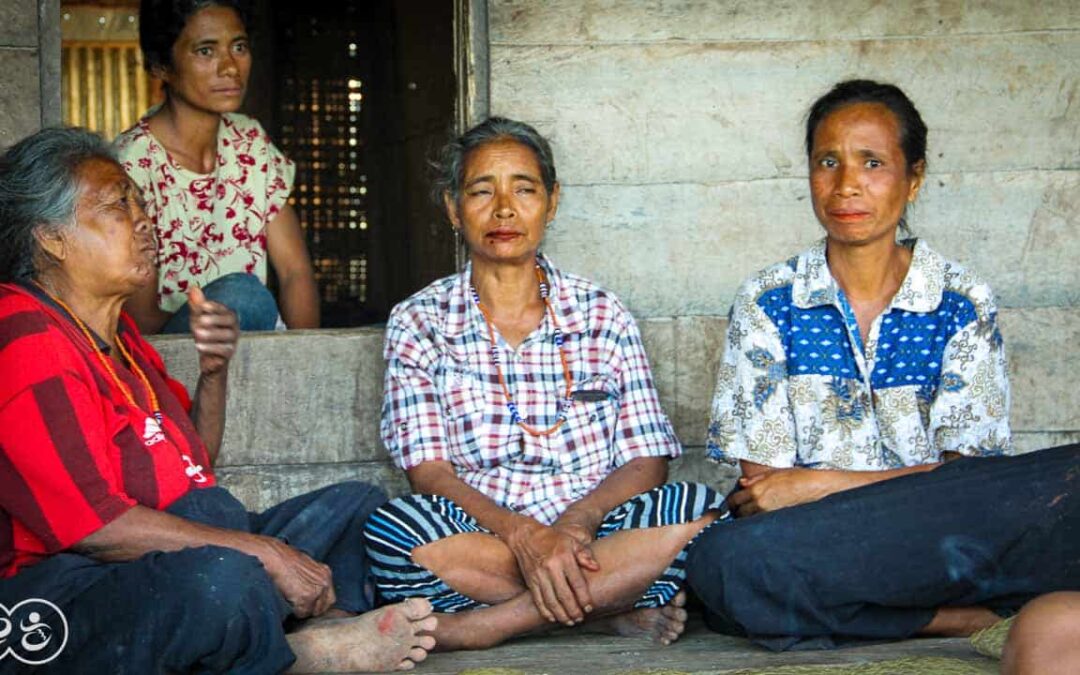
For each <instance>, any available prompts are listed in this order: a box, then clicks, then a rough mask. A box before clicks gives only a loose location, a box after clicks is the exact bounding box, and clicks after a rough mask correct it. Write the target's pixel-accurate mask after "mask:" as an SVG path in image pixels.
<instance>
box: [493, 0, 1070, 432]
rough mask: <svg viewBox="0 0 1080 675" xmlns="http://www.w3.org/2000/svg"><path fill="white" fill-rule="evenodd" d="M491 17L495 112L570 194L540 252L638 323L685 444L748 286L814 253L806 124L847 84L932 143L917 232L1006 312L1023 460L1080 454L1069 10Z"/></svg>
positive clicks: (577, 1)
mask: <svg viewBox="0 0 1080 675" xmlns="http://www.w3.org/2000/svg"><path fill="white" fill-rule="evenodd" d="M487 8H488V13H489V35H490V71H491V82H490V92H491V112H492V113H493V114H500V115H506V116H510V117H515V118H519V119H523V120H525V121H528V122H530V123H532V124H534V125H536V126H537V127H538V128H539V129H540V130H541V131H542V132H544V133H546V134H547V135H548V136H549V138H550V139H551V140H552V142H553V146H554V150H555V156H556V161H557V164H558V169H559V176H560V178H561V181H562V186H563V191H562V201H561V204H560V213H559V217H558V219H557V222H556V226H555V228H554V229H553V230H552V232H551V233H550V234H549V236H548V240H547V244H546V249H547V251H548V253H549V254H550V255H551V256H552V257H553V258H554V259H555V260H556V261H557V262H558V263H559V264H560V265H561V266H563V267H564V268H566V269H569V270H573V271H575V272H579V273H582V274H585V275H587V276H589V277H592V278H593V279H595V280H597V281H598V282H600V283H602V284H604V285H606V286H608V287H609V288H611V289H612V290H614V291H615V292H617V293H618V294H619V295H620V296H621V297H622V298H623V299H624V300H625V301H626V302H627V303H628V305H629V306H630V308H631V309H632V310H633V311H634V313H635V314H636V315H637V316H638V317H640V318H649V319H653V321H647V322H646V333H647V334H650V335H651V336H652V341H651V344H650V347H651V354H652V357H653V360H654V363H655V364H656V368H657V370H658V376H659V379H660V382H661V386H662V387H663V386H668V387H669V390H668V399H667V400H668V401H669V402H673V403H674V406H673V407H670V408H669V412H671V414H672V417H673V418H674V419H675V420H676V422H677V423H678V426H679V432H680V436H681V438H682V440H683V441H684V443H687V444H688V445H690V446H698V445H700V444H701V443H702V442H703V434H704V431H705V425H706V421H705V412H706V410H707V406H708V398H709V393H710V386H707V385H708V384H709V383H710V380H711V379H712V377H713V375H714V373H715V367H714V365H715V362H716V349H717V348H718V347H719V345H720V341H721V340H722V336H721V335H720V328H721V326H722V325H723V320H722V317H724V316H725V315H726V313H727V311H728V307H729V306H730V304H731V300H732V297H733V295H734V292H735V289H736V287H737V286H738V284H739V282H740V281H741V280H742V279H744V278H745V277H747V276H748V275H749V274H751V273H752V272H754V271H755V270H757V269H760V268H761V267H764V266H765V265H767V264H770V263H772V262H775V261H777V260H781V259H783V258H785V257H787V256H789V255H791V254H793V253H795V252H797V251H799V250H801V249H803V248H804V247H806V246H807V245H809V244H810V243H811V242H813V241H814V240H815V239H817V238H818V237H820V236H822V232H821V229H820V227H819V225H818V224H817V222H816V220H815V219H814V216H813V213H812V210H811V207H810V203H809V190H808V186H807V180H806V174H807V168H806V159H805V152H804V150H803V145H802V143H803V140H802V139H803V124H804V120H805V115H806V111H807V108H808V107H809V106H810V104H811V103H812V102H813V100H814V99H815V98H816V97H817V96H819V95H821V94H823V93H824V92H825V91H827V90H828V89H829V88H830V87H831V86H832V85H833V84H834V83H836V82H838V81H840V80H843V79H848V78H852V77H867V78H871V79H878V80H884V81H890V82H893V83H896V84H898V85H899V86H901V87H902V88H903V89H904V90H905V91H906V92H907V93H908V94H909V95H910V96H911V97H912V99H913V100H914V101H915V104H916V105H917V106H918V107H919V109H920V111H921V112H922V114H923V117H924V118H925V120H926V122H927V125H928V126H929V128H930V135H929V179H928V181H927V183H926V185H925V187H924V189H923V191H922V195H921V197H920V200H919V202H918V203H917V204H916V205H915V208H914V209H913V211H912V213H911V214H910V217H909V220H910V222H911V225H912V227H913V229H914V231H915V233H916V234H918V235H919V236H922V237H924V238H926V239H927V240H928V241H929V242H930V243H931V245H933V246H934V247H935V248H936V249H937V250H939V251H940V252H942V253H944V254H945V255H947V256H948V257H951V258H954V259H956V260H959V261H961V262H963V263H965V264H967V265H968V266H970V267H971V268H973V269H975V270H977V271H978V272H979V273H980V274H981V275H982V276H983V277H984V278H986V279H987V280H988V281H989V282H990V283H991V284H992V286H993V287H994V289H995V291H996V293H997V295H998V300H999V302H1000V304H1001V305H1002V306H1003V307H1004V308H1005V310H1004V311H1003V312H1002V323H1003V332H1004V333H1005V338H1006V343H1007V346H1008V349H1009V353H1010V360H1011V362H1012V373H1013V384H1014V388H1015V390H1016V391H1015V396H1014V406H1013V416H1012V420H1013V428H1014V429H1015V430H1017V432H1018V442H1019V444H1020V445H1021V446H1022V447H1025V448H1031V447H1038V446H1040V445H1045V444H1047V443H1051V442H1054V441H1063V440H1065V439H1074V440H1075V439H1080V415H1078V410H1080V394H1078V393H1077V389H1076V387H1074V386H1072V378H1073V375H1072V373H1071V369H1070V368H1069V367H1067V366H1066V364H1073V363H1076V362H1078V357H1080V347H1078V344H1080V343H1078V342H1077V340H1076V338H1077V337H1080V335H1078V333H1077V331H1078V330H1080V265H1077V264H1076V261H1077V260H1078V259H1080V3H1077V2H1076V1H1075V0H1045V1H1043V2H1038V3H1032V2H1028V1H1027V0H996V1H991V2H986V1H975V0H971V1H967V2H965V1H964V0H908V1H906V2H892V3H882V2H878V1H877V0H842V1H840V0H827V1H822V2H813V3H806V2H797V1H791V0H780V1H772V2H764V1H755V0H728V1H724V2H715V1H714V2H709V1H705V0H657V1H655V2H635V1H634V0H622V1H620V0H549V1H548V2H543V3H538V2H531V1H530V0H488V6H487ZM666 326H670V328H667V327H666ZM1051 345H1053V346H1052V347H1051ZM672 368H674V370H675V372H674V374H671V373H670V371H671V369H672ZM666 377H667V378H669V379H665V378H666ZM671 377H673V378H674V380H671V379H670V378H671ZM665 382H674V384H673V385H665V384H664V383H665ZM669 405H670V404H669Z"/></svg>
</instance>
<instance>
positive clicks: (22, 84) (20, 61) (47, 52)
mask: <svg viewBox="0 0 1080 675" xmlns="http://www.w3.org/2000/svg"><path fill="white" fill-rule="evenodd" d="M59 10H60V0H4V2H2V3H0V93H2V96H0V148H6V147H7V146H9V145H11V144H12V143H14V142H16V141H18V140H19V139H21V138H23V137H24V136H27V135H29V134H32V133H33V132H35V131H37V130H38V129H40V128H41V127H42V126H44V125H49V124H57V123H59V121H60V12H59Z"/></svg>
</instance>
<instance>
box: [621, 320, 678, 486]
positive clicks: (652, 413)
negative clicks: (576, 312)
mask: <svg viewBox="0 0 1080 675" xmlns="http://www.w3.org/2000/svg"><path fill="white" fill-rule="evenodd" d="M618 349H619V362H620V366H621V368H620V373H619V376H620V377H619V385H620V389H621V391H620V394H621V397H620V407H619V416H618V420H617V422H616V427H615V453H614V464H615V466H622V465H623V464H626V463H627V462H630V461H631V460H633V459H637V458H639V457H670V458H672V459H674V458H675V457H678V456H679V455H681V454H682V447H681V446H680V445H679V439H678V438H676V436H675V430H674V429H672V427H671V422H670V421H669V420H668V418H667V415H665V414H664V411H663V409H662V408H661V407H660V397H659V395H658V394H657V393H656V385H655V384H654V382H653V377H652V370H651V369H650V368H649V359H648V356H646V354H645V346H644V345H643V344H642V342H641V332H640V331H639V330H638V326H637V323H636V322H635V321H634V319H633V317H631V316H630V314H629V313H628V312H625V311H624V312H623V326H622V330H621V337H620V339H619V344H618Z"/></svg>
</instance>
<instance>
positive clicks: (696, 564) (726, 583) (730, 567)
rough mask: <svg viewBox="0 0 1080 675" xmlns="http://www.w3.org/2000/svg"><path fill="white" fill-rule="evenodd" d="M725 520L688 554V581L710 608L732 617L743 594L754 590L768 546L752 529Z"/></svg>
mask: <svg viewBox="0 0 1080 675" xmlns="http://www.w3.org/2000/svg"><path fill="white" fill-rule="evenodd" d="M735 525H736V523H732V522H728V521H724V522H719V523H716V524H714V525H713V526H712V527H710V528H708V529H707V530H705V531H704V532H702V533H701V535H700V536H699V537H698V538H697V539H696V540H695V541H694V543H693V545H692V546H691V547H690V550H689V552H688V557H687V582H688V583H689V584H690V587H691V588H693V589H694V591H695V592H696V593H697V594H698V595H699V596H700V597H701V598H702V600H704V601H705V603H706V604H707V605H708V606H709V608H710V609H712V610H713V611H716V612H722V613H725V614H727V615H729V616H730V614H731V612H732V611H733V610H734V609H737V608H738V607H739V606H741V604H742V603H741V602H740V601H739V600H738V598H739V596H740V595H741V594H743V593H747V592H753V591H752V589H753V588H754V587H755V586H757V583H756V581H755V579H756V578H757V577H758V576H759V575H760V573H761V572H760V569H759V568H760V566H761V565H766V564H767V553H768V545H767V542H766V541H764V540H763V538H762V537H760V536H757V534H756V533H755V532H753V531H752V528H745V527H736V526H735Z"/></svg>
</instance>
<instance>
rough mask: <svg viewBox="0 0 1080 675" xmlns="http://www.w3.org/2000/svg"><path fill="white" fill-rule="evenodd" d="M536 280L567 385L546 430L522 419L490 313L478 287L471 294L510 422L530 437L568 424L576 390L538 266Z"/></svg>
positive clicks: (472, 288)
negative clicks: (478, 312)
mask: <svg viewBox="0 0 1080 675" xmlns="http://www.w3.org/2000/svg"><path fill="white" fill-rule="evenodd" d="M536 278H537V280H539V282H540V299H541V300H543V302H544V306H545V307H546V308H547V313H548V316H550V317H551V325H552V327H553V331H552V333H553V335H552V341H553V342H554V343H555V346H556V347H557V348H558V350H559V360H560V361H562V369H563V381H565V382H566V393H565V394H564V396H563V400H562V401H560V402H559V405H558V408H559V416H558V419H556V420H555V424H553V425H551V426H550V427H548V428H547V429H537V428H536V427H533V426H530V425H528V424H526V423H525V420H524V419H523V418H522V416H521V413H520V411H519V410H518V407H517V403H515V402H514V395H513V394H512V393H510V387H509V386H507V384H506V377H505V376H504V375H503V371H502V365H501V360H500V359H499V347H498V343H497V342H496V340H495V327H494V326H493V325H492V323H491V317H490V316H488V313H487V310H486V309H484V305H483V304H481V303H480V294H479V293H477V292H476V287H475V286H473V285H472V283H470V284H469V292H470V293H471V294H472V298H473V302H474V303H476V308H477V309H479V310H480V314H481V315H483V317H484V323H485V324H487V329H488V341H489V343H490V345H491V358H492V360H493V361H494V362H495V373H496V374H497V375H498V377H499V384H500V385H501V386H502V393H503V398H504V400H505V401H506V407H507V409H508V410H509V411H510V419H511V420H513V422H514V424H517V425H518V426H519V427H521V428H522V430H523V431H525V433H527V434H529V435H530V436H550V435H551V434H553V433H555V432H556V431H558V429H559V427H561V426H562V425H563V423H564V422H566V410H567V408H569V407H570V394H571V392H573V390H574V376H573V374H572V373H571V372H570V362H569V360H568V359H567V358H566V349H565V347H564V342H565V340H564V338H563V333H562V329H561V328H560V327H559V320H558V318H556V316H555V309H554V308H553V307H552V306H551V300H550V298H549V295H550V291H549V287H548V283H547V275H545V274H544V270H542V269H541V268H540V266H539V265H537V266H536Z"/></svg>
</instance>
